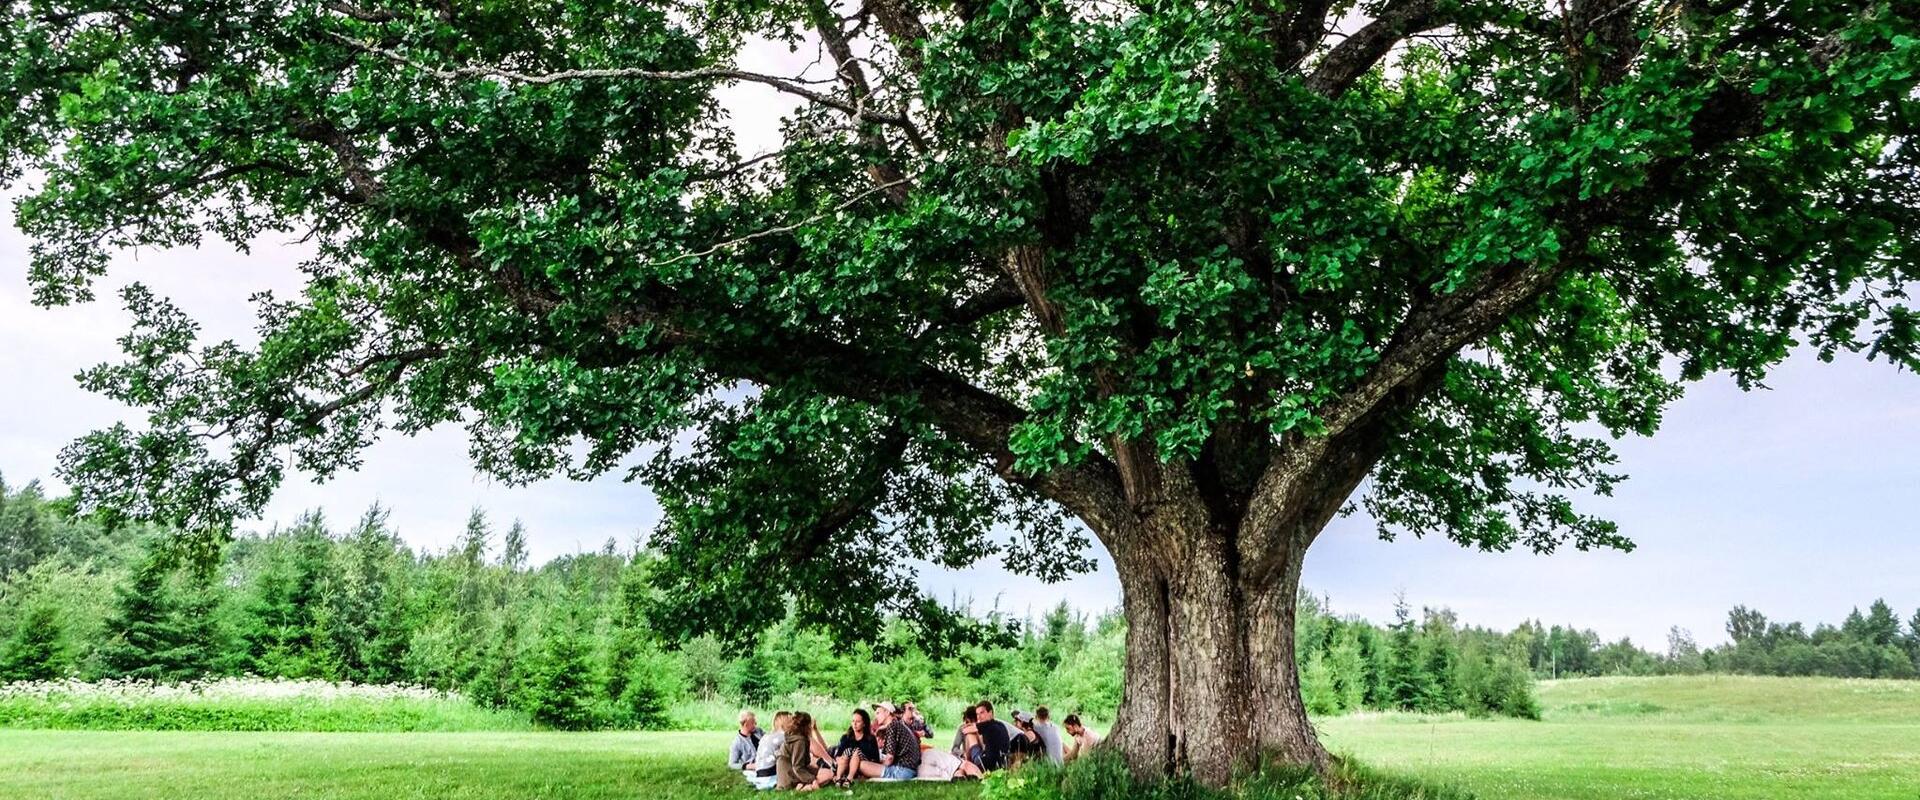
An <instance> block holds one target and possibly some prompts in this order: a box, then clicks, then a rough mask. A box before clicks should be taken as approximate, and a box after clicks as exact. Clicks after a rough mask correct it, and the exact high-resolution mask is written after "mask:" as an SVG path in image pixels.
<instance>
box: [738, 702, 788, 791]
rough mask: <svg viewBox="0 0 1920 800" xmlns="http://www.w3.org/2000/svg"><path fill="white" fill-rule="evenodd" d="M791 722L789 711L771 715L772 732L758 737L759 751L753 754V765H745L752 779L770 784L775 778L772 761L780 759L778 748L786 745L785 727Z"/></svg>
mask: <svg viewBox="0 0 1920 800" xmlns="http://www.w3.org/2000/svg"><path fill="white" fill-rule="evenodd" d="M792 722H793V712H791V711H782V712H779V713H777V714H774V715H773V732H772V733H769V734H767V735H765V736H762V737H760V750H759V751H758V752H756V753H754V756H753V763H752V764H749V765H747V770H748V771H749V772H750V773H752V775H753V776H754V777H756V778H760V779H763V780H766V781H768V782H769V783H771V781H772V779H773V778H774V777H775V772H774V768H773V767H774V761H776V760H777V759H778V758H779V757H780V746H781V745H783V744H786V743H787V727H788V726H789V725H791V724H792Z"/></svg>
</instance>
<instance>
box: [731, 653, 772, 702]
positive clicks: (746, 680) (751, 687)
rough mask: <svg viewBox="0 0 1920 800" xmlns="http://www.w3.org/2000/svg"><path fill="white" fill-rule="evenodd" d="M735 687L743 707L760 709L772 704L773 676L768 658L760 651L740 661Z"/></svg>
mask: <svg viewBox="0 0 1920 800" xmlns="http://www.w3.org/2000/svg"><path fill="white" fill-rule="evenodd" d="M734 686H735V691H736V692H737V693H738V694H739V695H740V703H741V704H742V705H746V706H750V707H755V708H758V707H761V706H765V705H766V704H767V703H769V702H772V700H773V675H772V674H771V670H770V669H769V665H768V664H767V657H766V656H764V655H762V654H761V653H760V651H759V650H754V651H752V652H749V653H747V656H746V658H743V659H741V660H740V669H739V673H738V674H737V675H736V676H735V680H734Z"/></svg>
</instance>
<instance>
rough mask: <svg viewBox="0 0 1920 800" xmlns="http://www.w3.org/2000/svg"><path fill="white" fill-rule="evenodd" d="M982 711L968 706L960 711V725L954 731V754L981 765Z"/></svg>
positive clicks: (975, 764)
mask: <svg viewBox="0 0 1920 800" xmlns="http://www.w3.org/2000/svg"><path fill="white" fill-rule="evenodd" d="M980 751H981V747H980V712H979V711H978V710H976V709H975V708H974V707H973V706H967V707H966V708H965V709H962V710H961V712H960V727H958V728H955V729H954V731H953V749H952V750H951V751H950V752H952V753H953V754H954V756H956V757H958V758H961V759H965V760H966V761H969V762H971V763H972V764H973V765H974V766H976V767H978V766H980Z"/></svg>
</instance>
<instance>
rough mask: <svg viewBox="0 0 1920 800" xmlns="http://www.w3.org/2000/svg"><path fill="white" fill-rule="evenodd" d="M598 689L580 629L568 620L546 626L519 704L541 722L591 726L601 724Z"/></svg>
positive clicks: (566, 726) (562, 726)
mask: <svg viewBox="0 0 1920 800" xmlns="http://www.w3.org/2000/svg"><path fill="white" fill-rule="evenodd" d="M601 691H602V686H601V685H600V682H599V681H597V680H595V676H594V669H593V662H592V659H591V653H590V652H589V650H588V649H587V646H586V641H585V639H584V637H582V636H581V634H580V631H579V630H578V629H577V628H576V627H575V625H574V624H572V623H571V622H568V623H564V624H554V625H551V626H549V630H548V631H547V635H546V642H545V646H544V648H543V649H542V651H541V655H540V659H539V661H538V662H536V664H535V665H534V669H533V673H532V675H531V676H530V678H529V680H528V681H527V682H526V684H525V686H524V687H523V689H522V704H521V707H522V708H523V709H524V710H525V711H526V712H527V713H528V714H530V715H532V716H533V719H534V721H535V722H538V723H540V724H542V725H546V726H548V727H552V728H558V729H560V730H565V731H578V730H590V729H593V728H596V727H599V725H600V714H599V710H598V708H596V705H597V703H598V700H599V698H600V693H601Z"/></svg>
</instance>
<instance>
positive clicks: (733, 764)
mask: <svg viewBox="0 0 1920 800" xmlns="http://www.w3.org/2000/svg"><path fill="white" fill-rule="evenodd" d="M763 735H764V734H762V733H761V732H760V725H759V724H758V723H757V722H756V721H755V720H754V718H753V712H751V711H742V712H740V735H739V736H736V737H734V739H733V749H732V750H730V751H728V752H727V768H728V769H734V770H743V769H746V768H747V767H748V766H750V765H751V764H753V757H754V753H755V752H756V751H758V750H759V749H760V737H761V736H763Z"/></svg>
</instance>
